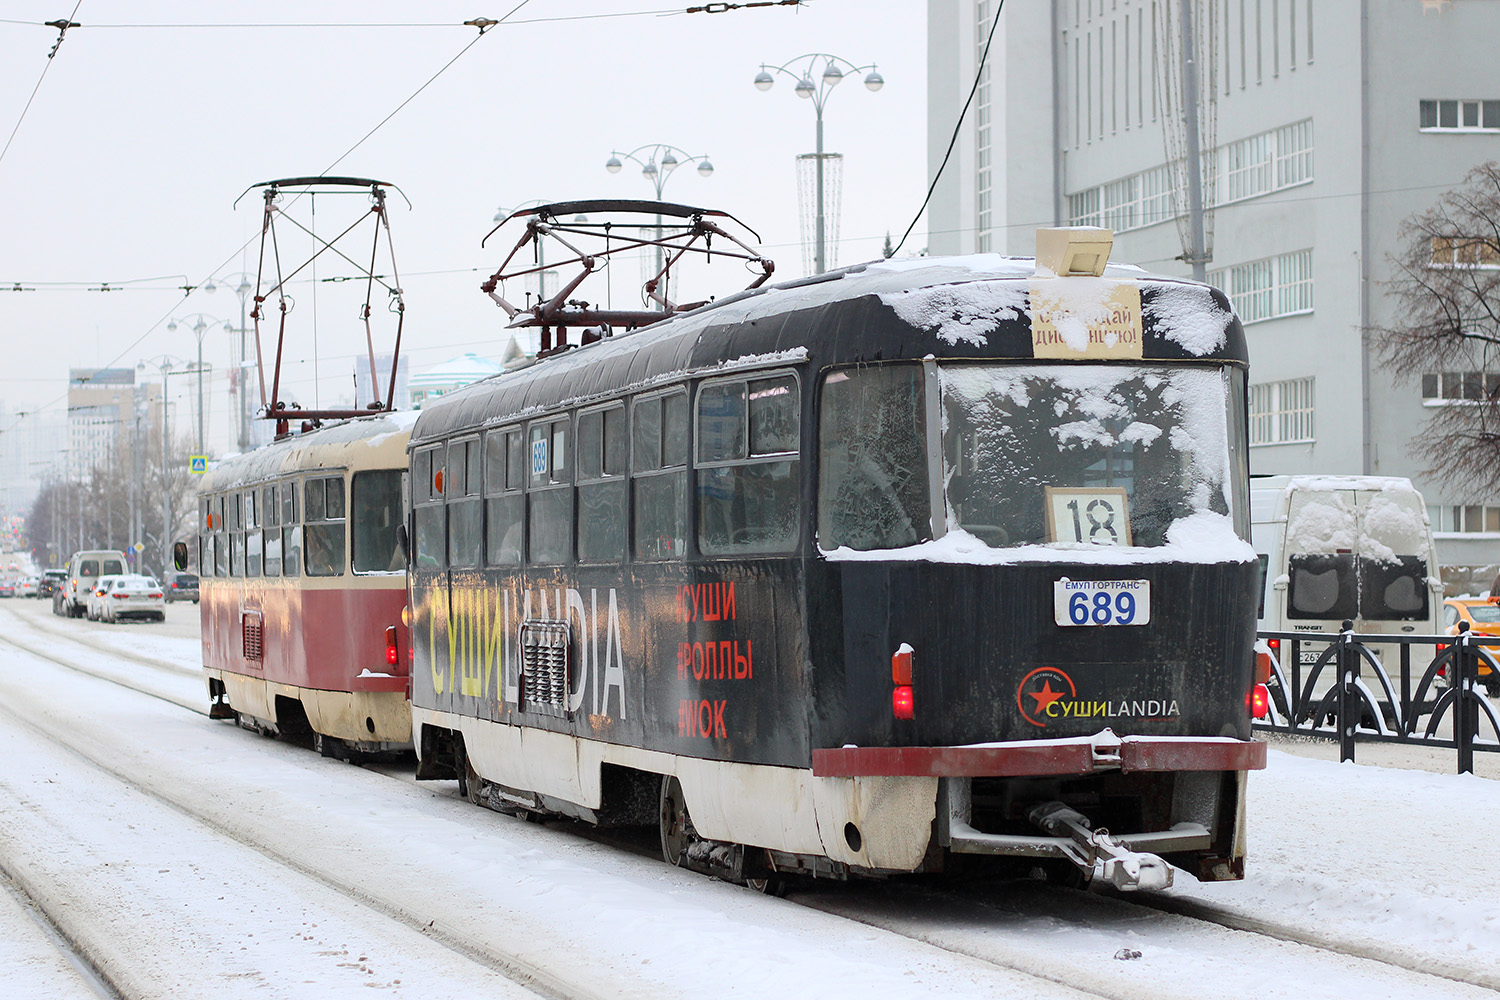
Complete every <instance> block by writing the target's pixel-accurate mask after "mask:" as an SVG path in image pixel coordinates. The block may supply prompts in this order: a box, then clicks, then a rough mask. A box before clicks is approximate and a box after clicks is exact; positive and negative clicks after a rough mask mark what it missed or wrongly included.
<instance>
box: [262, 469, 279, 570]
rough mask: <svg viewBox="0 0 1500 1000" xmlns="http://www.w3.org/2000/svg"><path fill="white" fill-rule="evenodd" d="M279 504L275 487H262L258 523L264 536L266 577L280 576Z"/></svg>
mask: <svg viewBox="0 0 1500 1000" xmlns="http://www.w3.org/2000/svg"><path fill="white" fill-rule="evenodd" d="M280 515H281V503H280V501H279V499H278V498H277V496H276V487H275V486H263V487H261V491H260V523H261V528H262V534H263V535H264V536H265V546H266V555H265V571H266V576H280V575H281V527H280V525H281V517H280Z"/></svg>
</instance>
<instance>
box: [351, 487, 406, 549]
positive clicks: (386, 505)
mask: <svg viewBox="0 0 1500 1000" xmlns="http://www.w3.org/2000/svg"><path fill="white" fill-rule="evenodd" d="M349 491H350V497H349V501H350V502H349V510H350V521H351V524H350V530H349V534H350V537H351V539H352V541H353V544H354V552H353V558H354V572H356V573H380V572H390V571H393V570H395V571H399V570H401V569H402V568H403V566H402V562H401V547H400V546H399V545H397V544H396V528H397V526H399V525H400V524H401V470H400V469H379V470H376V471H373V472H356V473H355V474H354V479H353V481H352V482H351V483H350V484H349Z"/></svg>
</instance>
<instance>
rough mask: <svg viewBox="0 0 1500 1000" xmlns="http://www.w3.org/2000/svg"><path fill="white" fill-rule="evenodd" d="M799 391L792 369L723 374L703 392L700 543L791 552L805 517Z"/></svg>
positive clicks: (717, 549)
mask: <svg viewBox="0 0 1500 1000" xmlns="http://www.w3.org/2000/svg"><path fill="white" fill-rule="evenodd" d="M800 404H801V394H800V392H799V391H798V386H797V380H796V378H794V377H793V376H791V375H779V376H776V377H773V378H762V379H749V380H741V379H736V380H727V379H726V380H723V381H719V382H711V383H708V384H707V385H705V386H704V387H703V388H702V389H701V390H700V391H699V393H698V420H697V430H698V469H699V472H698V547H699V548H700V549H701V550H702V552H703V553H704V555H737V554H769V553H776V552H790V551H792V550H793V549H795V548H796V546H797V528H798V523H799V518H798V514H799V506H800V505H799V490H800V485H799V479H798V468H799V465H800V463H799V462H798V449H799V446H800V439H801V431H800V418H801V405H800Z"/></svg>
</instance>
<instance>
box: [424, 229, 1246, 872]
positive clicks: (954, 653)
mask: <svg viewBox="0 0 1500 1000" xmlns="http://www.w3.org/2000/svg"><path fill="white" fill-rule="evenodd" d="M1046 235H1047V238H1048V239H1049V240H1052V241H1053V242H1056V243H1057V249H1055V250H1054V248H1051V246H1050V244H1049V249H1048V253H1047V254H1046V255H1044V262H1043V264H1042V265H1041V266H1039V265H1038V264H1037V263H1036V262H1034V261H1032V260H1030V259H1024V260H1022V259H1008V258H1000V257H996V256H990V255H986V256H981V257H972V258H956V259H919V260H910V261H900V262H897V261H891V262H881V263H875V264H869V265H860V266H855V267H849V268H845V269H843V270H840V271H836V272H832V273H829V274H826V275H822V276H820V277H817V278H810V279H805V280H800V281H790V282H785V283H782V284H779V285H772V286H768V287H763V288H754V289H751V290H749V291H746V292H742V293H739V294H737V295H734V296H731V297H728V298H725V299H721V300H720V301H718V302H716V303H713V304H711V305H707V306H704V307H701V308H697V309H694V310H692V311H690V312H687V313H684V314H681V315H677V316H674V317H673V318H670V319H668V320H665V321H663V322H660V323H657V324H655V325H652V326H649V327H646V328H644V329H641V330H638V331H635V332H632V333H629V334H628V335H621V336H615V337H605V338H603V339H599V340H597V341H595V342H593V343H589V344H588V345H587V346H583V347H578V348H574V349H571V350H567V351H562V352H554V356H550V357H547V358H545V359H544V360H541V361H539V362H537V363H535V364H534V365H531V366H530V367H527V368H524V369H522V370H518V371H515V372H512V373H508V374H505V375H501V376H497V377H495V378H493V379H490V380H487V381H485V382H482V383H479V384H476V385H474V386H472V387H470V388H468V389H466V390H461V391H459V392H457V393H453V394H451V395H449V396H447V397H445V398H444V399H443V400H442V401H441V402H440V403H438V404H437V405H434V406H432V407H431V408H429V409H425V410H423V412H422V413H421V415H420V418H419V419H418V421H417V424H416V426H415V427H414V429H413V433H412V436H411V443H410V449H411V456H410V457H411V475H410V505H409V508H408V510H409V520H408V532H409V536H410V543H411V544H410V572H409V582H410V588H411V598H410V599H411V605H410V608H411V615H412V622H411V624H412V649H413V654H414V658H415V659H414V663H413V667H412V671H411V674H412V694H411V699H412V710H413V727H414V728H413V738H414V740H415V742H416V745H417V747H418V754H419V761H420V762H419V770H418V776H419V777H426V778H438V777H458V779H459V780H460V783H461V784H462V785H463V786H464V789H465V791H466V793H467V794H468V795H469V796H470V797H471V798H472V799H474V800H475V801H481V802H484V803H486V804H488V805H490V806H492V807H494V808H498V809H502V810H506V811H519V812H529V813H555V814H564V815H570V816H575V817H579V818H582V819H584V820H588V821H591V822H596V823H603V824H611V823H652V824H656V823H658V822H659V823H660V826H661V832H662V843H663V850H664V852H665V854H666V856H667V859H668V860H669V861H671V862H673V863H678V864H684V865H688V866H691V867H696V868H700V869H706V870H712V871H715V872H716V873H719V874H722V875H726V876H728V877H732V878H738V879H742V880H745V881H751V882H753V883H755V884H765V883H766V880H768V879H770V880H774V878H775V876H777V875H779V874H784V873H801V874H813V875H819V876H830V877H846V876H847V875H850V874H860V873H891V872H915V871H932V870H937V869H942V868H945V867H953V866H955V865H956V864H958V863H960V862H962V861H966V860H970V859H975V858H978V857H984V856H987V857H990V858H1001V859H1009V860H1010V861H1013V862H1018V863H1021V864H1026V865H1037V864H1040V865H1042V866H1044V867H1046V866H1052V867H1053V868H1054V869H1055V870H1057V871H1059V872H1070V871H1074V872H1077V873H1082V874H1084V875H1085V876H1089V875H1093V874H1099V875H1101V876H1102V877H1106V878H1108V879H1110V880H1111V881H1113V882H1114V883H1115V884H1116V885H1119V886H1121V887H1123V888H1138V887H1157V886H1162V885H1166V884H1169V883H1170V880H1171V869H1170V868H1169V867H1168V866H1167V865H1166V864H1164V863H1163V860H1162V859H1165V860H1166V861H1167V862H1170V863H1172V864H1174V865H1177V866H1179V867H1182V868H1184V869H1186V870H1187V871H1189V872H1191V873H1192V874H1193V875H1195V876H1196V877H1198V878H1200V879H1204V880H1222V879H1235V878H1240V877H1242V876H1243V871H1244V857H1245V831H1244V810H1245V779H1246V773H1247V771H1249V770H1252V769H1255V768H1259V767H1262V766H1264V745H1263V744H1259V743H1256V742H1253V741H1251V739H1250V709H1249V700H1250V694H1251V689H1252V685H1253V676H1252V675H1253V660H1254V655H1253V642H1254V636H1255V610H1256V600H1255V596H1256V588H1257V584H1258V577H1257V566H1256V559H1255V555H1254V552H1253V550H1252V549H1251V547H1250V546H1249V544H1248V543H1247V541H1246V539H1248V537H1249V512H1248V492H1247V458H1246V429H1245V414H1246V388H1245V386H1246V351H1245V341H1244V336H1243V332H1242V330H1241V327H1240V323H1239V321H1238V320H1237V319H1236V318H1235V316H1234V315H1233V313H1232V311H1231V309H1230V307H1229V305H1228V303H1227V301H1226V300H1225V298H1224V296H1223V295H1222V294H1221V293H1220V292H1218V291H1216V290H1214V289H1211V288H1208V287H1206V286H1203V285H1200V284H1195V283H1192V282H1187V281H1182V280H1177V279H1172V278H1163V277H1156V276H1151V275H1148V274H1146V273H1145V272H1142V271H1140V270H1138V269H1135V268H1130V267H1114V266H1111V267H1108V268H1106V267H1105V266H1104V263H1103V261H1104V260H1105V259H1107V256H1108V245H1107V243H1105V244H1104V246H1103V250H1102V254H1101V255H1099V256H1098V260H1097V262H1095V261H1091V260H1089V259H1088V258H1089V252H1088V251H1089V248H1088V247H1087V246H1084V247H1079V246H1072V245H1067V244H1068V241H1069V240H1070V239H1073V240H1076V239H1077V238H1078V236H1077V234H1076V233H1072V234H1070V233H1068V232H1065V231H1053V232H1052V233H1050V234H1046ZM1084 235H1085V236H1087V235H1088V234H1087V233H1085V234H1084ZM1094 238H1096V239H1097V238H1099V236H1098V232H1097V231H1096V232H1095V233H1094ZM1103 239H1105V240H1107V239H1108V236H1107V234H1106V235H1104V237H1103ZM1098 251H1099V247H1097V246H1095V247H1094V252H1095V253H1098ZM1078 265H1081V266H1078Z"/></svg>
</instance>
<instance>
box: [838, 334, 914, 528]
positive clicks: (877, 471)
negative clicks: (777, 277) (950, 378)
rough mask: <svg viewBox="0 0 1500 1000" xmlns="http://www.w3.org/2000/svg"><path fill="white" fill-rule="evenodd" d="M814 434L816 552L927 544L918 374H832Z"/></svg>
mask: <svg viewBox="0 0 1500 1000" xmlns="http://www.w3.org/2000/svg"><path fill="white" fill-rule="evenodd" d="M822 403H823V405H822V412H821V416H820V417H819V426H818V479H819V482H818V544H819V546H821V547H822V548H824V549H827V550H832V549H836V548H840V547H843V546H847V547H849V548H852V549H861V550H863V549H892V548H899V547H901V546H904V545H912V544H914V543H916V542H919V541H925V540H926V539H929V538H931V537H932V521H931V516H930V512H931V509H932V506H931V501H930V497H929V493H928V478H927V421H926V419H925V417H924V407H923V405H922V404H923V396H922V369H921V366H919V365H915V364H899V365H880V366H876V367H869V368H852V369H847V370H844V371H836V372H832V373H831V374H829V376H828V377H827V378H826V379H824V380H823V401H822Z"/></svg>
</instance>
